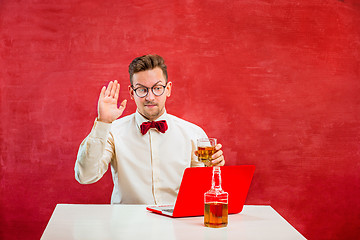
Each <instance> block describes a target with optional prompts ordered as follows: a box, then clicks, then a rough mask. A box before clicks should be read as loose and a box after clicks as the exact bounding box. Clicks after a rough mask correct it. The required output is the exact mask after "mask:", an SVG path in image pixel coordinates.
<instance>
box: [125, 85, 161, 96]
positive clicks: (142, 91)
mask: <svg viewBox="0 0 360 240" xmlns="http://www.w3.org/2000/svg"><path fill="white" fill-rule="evenodd" d="M131 88H132V89H133V90H134V92H135V94H136V95H137V96H138V97H139V98H143V97H146V96H147V95H148V94H149V88H148V87H138V88H134V86H131ZM165 88H166V85H154V86H152V87H151V88H150V89H151V91H152V93H153V94H154V95H155V96H157V97H159V96H161V95H163V93H164V92H165Z"/></svg>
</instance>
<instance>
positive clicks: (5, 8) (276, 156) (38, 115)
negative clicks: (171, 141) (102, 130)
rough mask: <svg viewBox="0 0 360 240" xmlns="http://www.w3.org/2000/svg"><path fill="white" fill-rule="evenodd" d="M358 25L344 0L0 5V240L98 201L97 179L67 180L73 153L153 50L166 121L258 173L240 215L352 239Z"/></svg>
mask: <svg viewBox="0 0 360 240" xmlns="http://www.w3.org/2000/svg"><path fill="white" fill-rule="evenodd" d="M139 2H141V3H139ZM359 26H360V3H359V1H356V0H352V1H350V0H343V1H337V0H302V1H288V0H262V1H261V0H243V1H216V0H212V1H192V0H189V1H188V0H186V1H180V0H179V1H173V2H171V1H168V0H161V1H131V0H127V1H117V0H113V1H103V0H98V1H90V0H87V1H81V0H57V1H55V0H53V1H50V0H48V1H45V0H44V1H40V0H39V1H36V0H33V1H30V0H29V1H20V0H19V1H12V0H2V1H0V57H1V58H0V60H1V61H0V74H1V75H0V79H1V88H0V94H1V124H0V126H1V128H0V131H1V132H0V141H1V145H0V146H1V159H0V161H1V162H0V163H1V168H0V179H1V194H0V204H1V205H0V221H1V223H0V230H1V231H0V238H1V239H39V238H40V236H41V234H42V232H43V230H44V229H45V227H46V224H47V222H48V220H49V218H50V216H51V213H52V211H53V210H54V207H55V205H56V204H57V203H109V202H110V194H111V190H112V182H111V175H110V173H109V172H108V173H107V174H106V175H105V176H104V178H103V179H102V180H100V182H98V183H95V184H92V185H87V186H86V185H80V184H78V183H77V182H76V181H75V179H74V171H73V167H74V162H75V159H76V153H77V150H78V146H79V144H80V142H81V141H82V139H83V138H84V137H85V136H86V135H87V134H88V133H89V131H90V129H91V126H92V123H93V120H94V119H95V117H96V105H97V98H98V94H99V91H100V89H101V86H102V85H104V84H106V83H107V82H108V81H109V80H113V79H118V80H120V82H121V84H122V90H121V94H122V95H121V96H122V98H127V99H129V100H130V98H129V96H128V93H127V86H128V73H127V66H128V64H129V62H130V61H131V60H132V59H133V58H134V57H137V56H139V55H143V54H147V53H157V54H160V55H162V56H164V57H165V59H166V60H167V64H168V69H169V75H170V80H171V81H173V95H172V97H171V98H170V99H169V101H168V104H167V110H168V112H170V113H172V114H174V115H177V116H179V117H182V118H184V119H186V120H189V121H192V122H194V123H196V124H198V125H200V126H202V127H203V128H204V129H205V131H206V132H207V133H208V135H210V136H213V137H217V138H218V139H219V141H220V142H221V143H223V145H224V147H223V149H224V152H225V157H226V160H227V164H228V165H235V164H254V165H256V166H257V169H256V173H255V176H254V179H253V183H252V186H251V189H250V192H249V195H248V199H247V204H270V205H271V206H272V207H274V208H275V209H276V210H277V211H278V212H279V213H280V214H281V215H282V216H284V218H285V219H287V220H288V221H289V222H290V223H291V224H292V225H293V226H294V227H295V228H296V229H298V230H299V231H300V232H301V233H302V234H303V235H304V236H305V237H306V238H308V239H356V238H357V237H359V226H360V220H359V219H360V208H359V198H360V193H359V185H360V179H359V172H360V167H359V160H360V52H359V49H360V27H359ZM134 110H135V105H134V103H133V102H129V104H128V107H127V109H126V112H125V114H126V115H127V114H130V113H132V112H134ZM234 184H236V183H234Z"/></svg>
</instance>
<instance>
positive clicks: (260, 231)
mask: <svg viewBox="0 0 360 240" xmlns="http://www.w3.org/2000/svg"><path fill="white" fill-rule="evenodd" d="M145 208H146V206H145V205H88V204H87V205H85V204H58V205H57V206H56V208H55V210H54V212H53V214H52V216H51V218H50V220H49V223H48V225H47V227H46V229H45V231H44V233H43V235H42V237H41V239H42V240H56V239H59V240H65V239H66V240H70V239H79V240H92V239H96V240H107V239H124V240H127V239H146V240H149V239H156V240H160V239H166V240H171V239H176V240H179V239H186V240H192V239H195V240H201V239H216V240H220V239H239V240H247V239H261V240H264V239H276V240H279V239H284V240H285V239H286V240H289V239H290V240H296V239H305V238H304V237H303V236H302V235H301V234H300V233H299V232H298V231H296V229H295V228H293V227H292V226H291V225H290V224H289V223H288V222H287V221H286V220H285V219H284V218H282V217H281V216H280V215H279V214H278V213H277V212H276V211H275V210H274V209H273V208H272V207H270V206H249V205H246V206H244V209H243V211H242V212H241V213H240V214H232V215H229V223H228V226H227V227H225V228H207V227H204V225H203V221H204V217H189V218H170V217H166V216H161V215H158V214H155V213H151V212H149V211H147V210H146V209H145Z"/></svg>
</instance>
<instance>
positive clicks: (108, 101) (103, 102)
mask: <svg viewBox="0 0 360 240" xmlns="http://www.w3.org/2000/svg"><path fill="white" fill-rule="evenodd" d="M119 92H120V84H119V83H118V81H117V80H115V81H114V82H113V81H111V82H110V83H109V85H108V86H107V87H106V86H104V87H103V88H102V89H101V92H100V96H99V102H98V120H99V121H102V122H106V123H112V122H113V121H114V120H116V119H117V118H119V117H120V116H121V114H122V113H123V112H124V110H125V107H126V100H123V101H122V102H121V104H120V106H119V107H118V106H117V105H118V99H119Z"/></svg>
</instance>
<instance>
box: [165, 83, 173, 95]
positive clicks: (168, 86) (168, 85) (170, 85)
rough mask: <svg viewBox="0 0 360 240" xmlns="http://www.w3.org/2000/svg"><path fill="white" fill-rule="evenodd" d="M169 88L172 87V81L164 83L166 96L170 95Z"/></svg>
mask: <svg viewBox="0 0 360 240" xmlns="http://www.w3.org/2000/svg"><path fill="white" fill-rule="evenodd" d="M171 88H172V82H168V84H167V85H166V89H167V94H166V96H167V97H170V95H171Z"/></svg>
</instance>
